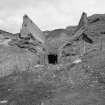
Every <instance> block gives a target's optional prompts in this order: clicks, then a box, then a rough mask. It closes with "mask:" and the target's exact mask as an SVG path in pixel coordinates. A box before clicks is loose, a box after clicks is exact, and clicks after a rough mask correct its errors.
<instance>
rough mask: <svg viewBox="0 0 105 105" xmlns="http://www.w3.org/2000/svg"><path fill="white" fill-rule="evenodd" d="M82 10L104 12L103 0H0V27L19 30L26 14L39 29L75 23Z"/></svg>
mask: <svg viewBox="0 0 105 105" xmlns="http://www.w3.org/2000/svg"><path fill="white" fill-rule="evenodd" d="M82 12H86V13H87V15H88V16H90V15H92V14H104V13H105V0H0V29H2V30H5V31H8V32H11V33H17V32H20V29H21V26H22V22H23V16H24V14H27V15H28V16H29V17H30V18H31V19H32V20H33V21H34V22H35V24H37V26H38V27H39V28H40V29H41V30H53V29H58V28H65V27H67V26H70V25H77V24H78V21H79V19H80V17H81V14H82Z"/></svg>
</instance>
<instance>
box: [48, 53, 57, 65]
mask: <svg viewBox="0 0 105 105" xmlns="http://www.w3.org/2000/svg"><path fill="white" fill-rule="evenodd" d="M48 62H49V64H57V63H58V56H57V54H49V55H48Z"/></svg>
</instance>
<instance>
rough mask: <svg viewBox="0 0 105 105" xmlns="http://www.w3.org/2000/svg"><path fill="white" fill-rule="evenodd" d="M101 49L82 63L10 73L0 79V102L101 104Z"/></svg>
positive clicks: (104, 85) (104, 83) (104, 98)
mask: <svg viewBox="0 0 105 105" xmlns="http://www.w3.org/2000/svg"><path fill="white" fill-rule="evenodd" d="M104 62H105V52H96V51H94V52H91V53H89V54H87V55H85V56H84V57H82V62H81V63H78V64H69V65H67V66H62V67H61V68H60V69H57V67H55V66H50V67H49V68H47V67H41V68H37V69H36V68H33V69H32V70H27V71H21V72H16V70H15V72H13V73H12V74H11V75H9V76H6V77H2V78H0V105H105V63H104Z"/></svg>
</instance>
